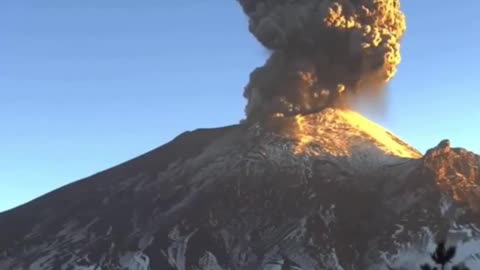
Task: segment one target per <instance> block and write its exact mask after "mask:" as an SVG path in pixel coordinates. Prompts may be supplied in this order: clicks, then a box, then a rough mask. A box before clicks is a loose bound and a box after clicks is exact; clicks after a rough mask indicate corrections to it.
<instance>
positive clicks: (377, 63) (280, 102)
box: [238, 0, 406, 119]
mask: <svg viewBox="0 0 480 270" xmlns="http://www.w3.org/2000/svg"><path fill="white" fill-rule="evenodd" d="M238 1H239V3H240V4H241V6H242V7H243V10H244V12H245V13H246V14H247V16H248V18H249V29H250V32H251V33H252V34H253V35H254V36H255V37H256V38H257V39H258V41H260V42H261V44H262V45H263V46H265V47H266V48H267V49H269V50H270V51H271V55H270V57H269V59H268V60H267V62H266V63H265V65H264V66H262V67H259V68H257V69H256V70H254V71H253V72H252V73H251V75H250V81H249V83H248V85H247V86H246V87H245V92H244V96H245V98H246V99H247V100H248V104H247V106H246V109H245V111H246V114H247V119H252V118H254V119H255V118H259V117H265V116H287V115H294V114H307V113H311V112H317V111H320V110H322V109H323V108H325V107H329V106H337V105H339V104H342V101H343V100H344V97H347V96H351V95H361V94H362V92H364V91H370V92H371V91H372V89H373V90H374V91H377V90H378V89H382V88H383V86H385V84H386V83H387V82H388V81H389V80H390V79H391V78H392V77H393V76H394V75H395V72H396V67H397V65H398V64H399V63H400V60H401V58H400V40H401V38H402V36H403V34H404V32H405V29H406V23H405V17H404V15H403V13H402V12H401V10H400V2H399V0H238Z"/></svg>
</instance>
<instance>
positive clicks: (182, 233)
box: [0, 109, 480, 270]
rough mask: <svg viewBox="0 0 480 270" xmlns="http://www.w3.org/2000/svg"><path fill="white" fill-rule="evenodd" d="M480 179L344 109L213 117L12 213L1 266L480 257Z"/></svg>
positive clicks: (260, 265)
mask: <svg viewBox="0 0 480 270" xmlns="http://www.w3.org/2000/svg"><path fill="white" fill-rule="evenodd" d="M479 181H480V157H479V156H478V155H475V154H474V153H471V152H468V151H466V150H464V149H461V148H452V147H450V143H449V142H448V141H447V140H445V141H442V142H440V143H439V144H438V146H436V147H434V148H432V149H431V150H429V151H427V153H426V154H425V155H422V154H421V153H419V152H418V151H417V150H415V149H414V148H413V147H411V146H409V145H408V144H407V143H405V142H403V141H402V140H401V139H399V138H398V137H396V136H395V135H394V134H392V133H391V132H389V131H387V130H385V129H384V128H382V127H381V126H379V125H377V124H375V123H373V122H371V121H369V120H367V119H365V118H364V117H363V116H361V115H359V114H357V113H355V112H353V111H349V110H344V109H326V110H323V111H322V112H320V113H316V114H310V115H304V116H292V117H278V118H272V119H269V120H268V121H265V122H257V123H254V122H249V123H248V124H247V123H243V124H239V125H233V126H228V127H222V128H215V129H199V130H196V131H193V132H186V133H183V134H181V135H180V136H178V137H177V138H176V139H174V140H173V141H171V142H170V143H168V144H166V145H164V146H162V147H160V148H158V149H155V150H153V151H151V152H149V153H146V154H144V155H142V156H140V157H137V158H135V159H133V160H131V161H128V162H126V163H124V164H121V165H119V166H117V167H114V168H111V169H109V170H106V171H104V172H101V173H98V174H96V175H93V176H91V177H89V178H86V179H83V180H80V181H77V182H75V183H72V184H70V185H67V186H65V187H62V188H60V189H58V190H55V191H53V192H51V193H49V194H46V195H44V196H43V197H40V198H38V199H36V200H34V201H32V202H29V203H27V204H25V205H23V206H20V207H18V208H16V209H13V210H10V211H8V212H4V213H1V214H0V269H1V270H57V269H58V270H67V269H68V270H94V269H95V270H114V269H119V270H120V269H122V270H282V269H292V270H293V269H296V270H320V269H331V270H340V269H344V270H365V269H373V270H387V269H419V265H421V264H423V263H425V262H428V261H429V260H430V255H429V254H430V252H432V251H433V250H434V249H435V243H436V242H437V241H438V240H442V239H446V240H447V241H448V243H451V244H455V245H457V247H458V253H457V256H456V257H455V262H464V263H465V264H466V265H467V266H469V267H471V268H472V269H480V259H479V258H480V229H479V228H480V215H479V210H480V209H479V206H480V200H479V198H480V188H479V187H480V186H479Z"/></svg>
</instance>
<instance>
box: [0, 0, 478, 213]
mask: <svg viewBox="0 0 480 270" xmlns="http://www.w3.org/2000/svg"><path fill="white" fill-rule="evenodd" d="M402 5H403V10H404V12H405V13H406V15H407V20H408V30H407V34H406V36H405V39H404V42H403V47H402V52H403V62H402V64H401V66H400V67H399V72H398V76H397V77H396V78H395V79H394V81H393V82H392V84H391V86H390V90H389V91H388V107H387V109H388V111H387V114H386V115H383V116H379V115H372V114H370V115H369V116H370V118H372V119H374V120H376V121H378V122H380V123H381V124H382V125H384V126H385V127H387V128H388V129H390V130H391V131H393V132H394V133H396V134H397V135H399V136H400V137H401V138H403V139H405V140H406V141H408V142H409V143H410V144H412V145H413V146H415V147H416V148H418V149H419V150H421V151H425V150H426V149H428V148H430V147H432V146H434V145H436V144H437V143H438V142H439V141H440V140H441V139H444V138H450V139H451V141H452V144H453V145H454V146H461V147H466V148H468V149H469V150H472V151H474V152H477V153H480V139H479V138H478V137H479V135H480V107H479V106H480V104H479V100H480V87H479V83H480V79H479V78H480V69H479V68H478V65H479V63H480V46H479V45H478V44H479V42H480V32H479V29H480V17H479V16H478V14H477V11H478V10H479V9H480V2H478V1H475V0H464V1H459V2H458V3H456V2H455V3H454V2H452V1H450V2H449V4H447V3H444V2H442V1H438V0H421V1H412V0H408V1H406V0H404V1H403V3H402ZM265 58H266V51H265V50H264V49H263V48H262V47H261V46H260V45H259V44H258V43H257V42H256V40H255V39H254V38H253V37H252V36H251V35H250V34H249V33H248V30H247V21H246V19H245V17H244V15H243V14H242V12H241V9H240V7H239V6H238V4H237V3H236V2H235V1H234V0H230V1H227V0H203V1H194V0H175V1H158V0H140V1H131V0H129V1H127V0H102V1H99V0H82V1H64V0H42V1H38V0H2V1H0V211H3V210H6V209H9V208H11V207H14V206H17V205H19V204H22V203H24V202H27V201H29V200H31V199H33V198H35V197H37V196H39V195H42V194H44V193H46V192H48V191H51V190H53V189H55V188H57V187H60V186H62V185H64V184H66V183H69V182H71V181H74V180H78V179H80V178H83V177H86V176H89V175H91V174H93V173H95V172H98V171H100V170H103V169H106V168H108V167H111V166H113V165H116V164H118V163H120V162H123V161H126V160H128V159H130V158H133V157H135V156H137V155H139V154H142V153H144V152H146V151H148V150H151V149H153V148H155V147H157V146H159V145H161V144H164V143H166V142H168V141H169V140H171V139H172V138H174V137H175V136H176V135H178V134H179V133H181V132H183V131H185V130H193V129H195V128H199V127H216V126H222V125H228V124H234V123H237V122H238V121H239V120H240V119H241V118H242V117H243V106H244V105H245V101H244V99H243V97H242V91H243V90H242V89H243V87H244V85H245V84H246V82H247V80H248V75H249V73H250V71H251V70H252V69H253V68H255V67H256V66H258V65H261V64H262V63H263V62H264V60H265Z"/></svg>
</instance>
